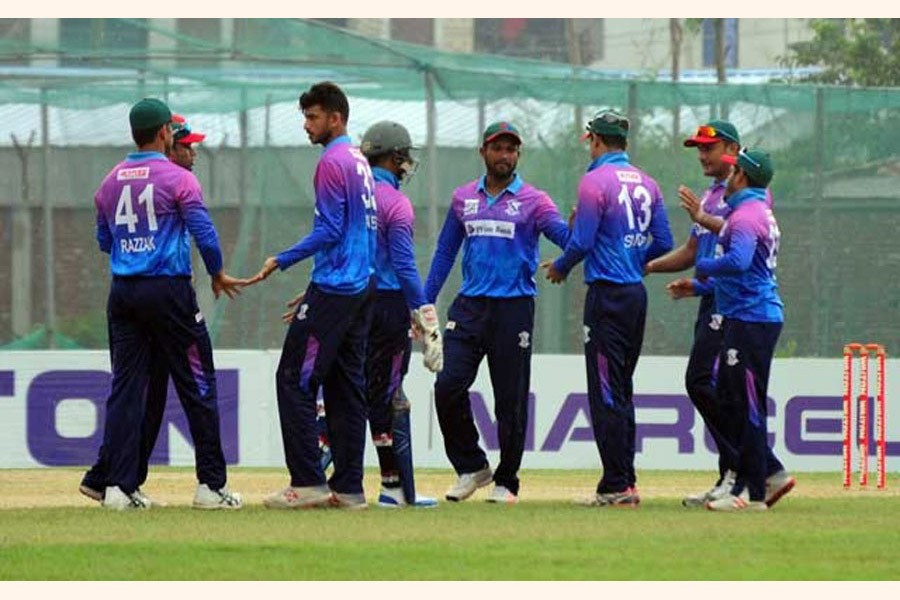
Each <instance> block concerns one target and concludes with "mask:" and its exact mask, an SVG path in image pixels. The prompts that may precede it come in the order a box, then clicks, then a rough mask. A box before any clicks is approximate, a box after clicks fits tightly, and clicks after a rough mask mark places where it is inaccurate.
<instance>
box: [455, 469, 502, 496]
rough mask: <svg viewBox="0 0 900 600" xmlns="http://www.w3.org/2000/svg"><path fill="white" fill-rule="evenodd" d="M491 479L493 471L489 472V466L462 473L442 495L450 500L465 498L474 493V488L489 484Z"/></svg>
mask: <svg viewBox="0 0 900 600" xmlns="http://www.w3.org/2000/svg"><path fill="white" fill-rule="evenodd" d="M492 479H493V473H491V468H490V467H485V468H483V469H481V470H480V471H475V472H474V473H463V474H462V475H460V476H459V479H457V480H456V483H455V484H454V486H453V487H452V488H450V489H449V490H447V493H446V494H445V495H444V497H445V498H447V500H449V501H451V502H459V501H461V500H465V499H466V498H468V497H469V496H471V495H472V494H474V493H475V490H477V489H478V488H482V487H484V486H486V485H487V484H489V483H490V482H491V481H492Z"/></svg>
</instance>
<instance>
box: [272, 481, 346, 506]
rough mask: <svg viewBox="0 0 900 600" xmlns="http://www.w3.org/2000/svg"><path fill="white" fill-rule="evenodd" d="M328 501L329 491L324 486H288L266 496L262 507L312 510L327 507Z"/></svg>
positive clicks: (329, 497)
mask: <svg viewBox="0 0 900 600" xmlns="http://www.w3.org/2000/svg"><path fill="white" fill-rule="evenodd" d="M330 500H331V490H330V489H328V486H326V485H313V486H307V487H291V486H288V487H286V488H284V489H283V490H281V491H280V492H275V493H274V494H271V495H269V496H266V497H265V498H264V499H263V505H264V506H265V507H266V508H284V509H288V508H314V507H319V506H328V504H329V501H330Z"/></svg>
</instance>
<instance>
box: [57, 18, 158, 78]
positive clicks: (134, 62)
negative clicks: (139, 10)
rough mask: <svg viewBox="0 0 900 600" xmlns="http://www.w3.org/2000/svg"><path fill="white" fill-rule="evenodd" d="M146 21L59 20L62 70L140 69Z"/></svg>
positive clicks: (145, 46) (144, 51)
mask: <svg viewBox="0 0 900 600" xmlns="http://www.w3.org/2000/svg"><path fill="white" fill-rule="evenodd" d="M145 21H146V19H127V20H126V19H60V20H59V42H60V46H62V48H63V51H64V54H63V55H62V56H61V57H60V64H61V65H63V66H84V65H108V64H110V63H115V64H116V66H124V65H127V66H133V67H136V68H139V67H142V66H143V65H144V64H145V63H146V60H147V57H146V54H147V29H146V28H145V27H142V24H143V23H144V22H145Z"/></svg>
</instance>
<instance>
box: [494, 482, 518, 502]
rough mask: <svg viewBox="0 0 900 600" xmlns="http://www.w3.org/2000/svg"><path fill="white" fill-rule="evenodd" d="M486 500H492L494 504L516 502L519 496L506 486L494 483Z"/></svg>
mask: <svg viewBox="0 0 900 600" xmlns="http://www.w3.org/2000/svg"><path fill="white" fill-rule="evenodd" d="M487 501H488V502H493V503H494V504H517V503H518V502H519V497H518V496H517V495H516V494H513V493H512V492H511V491H509V489H508V488H507V487H506V486H502V485H495V486H494V489H492V490H491V493H490V494H489V495H488V497H487Z"/></svg>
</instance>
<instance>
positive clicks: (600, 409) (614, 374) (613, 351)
mask: <svg viewBox="0 0 900 600" xmlns="http://www.w3.org/2000/svg"><path fill="white" fill-rule="evenodd" d="M646 318H647V291H646V290H645V289H644V284H643V283H635V284H624V285H623V284H616V283H610V282H606V281H595V282H593V283H591V284H589V288H588V292H587V297H586V298H585V303H584V357H585V365H586V370H587V385H588V400H589V402H590V407H591V424H592V425H593V429H594V440H595V441H596V443H597V450H598V451H599V452H600V460H601V462H602V464H603V475H602V477H601V478H600V481H599V483H598V484H597V493H598V494H607V493H613V492H622V491H624V490H626V489H628V488H630V487H634V485H635V483H636V482H637V478H636V477H635V473H634V453H635V420H634V401H633V399H632V397H633V394H634V386H633V384H632V376H633V375H634V370H635V368H636V367H637V362H638V358H639V357H640V355H641V346H642V345H643V343H644V325H645V321H646Z"/></svg>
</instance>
